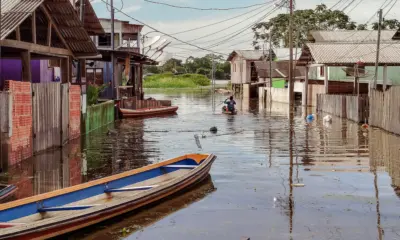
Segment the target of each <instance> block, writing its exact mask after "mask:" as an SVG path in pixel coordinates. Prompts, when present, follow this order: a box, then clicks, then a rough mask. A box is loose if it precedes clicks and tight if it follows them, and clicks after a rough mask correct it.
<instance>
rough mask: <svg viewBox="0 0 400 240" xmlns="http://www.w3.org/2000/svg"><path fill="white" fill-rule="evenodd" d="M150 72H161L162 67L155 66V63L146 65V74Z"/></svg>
mask: <svg viewBox="0 0 400 240" xmlns="http://www.w3.org/2000/svg"><path fill="white" fill-rule="evenodd" d="M148 73H154V74H158V73H161V69H160V67H158V66H154V65H150V66H145V67H144V74H148Z"/></svg>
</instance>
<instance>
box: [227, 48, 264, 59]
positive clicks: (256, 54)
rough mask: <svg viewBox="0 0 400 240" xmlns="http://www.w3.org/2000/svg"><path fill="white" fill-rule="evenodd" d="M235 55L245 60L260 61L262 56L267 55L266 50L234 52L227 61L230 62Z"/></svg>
mask: <svg viewBox="0 0 400 240" xmlns="http://www.w3.org/2000/svg"><path fill="white" fill-rule="evenodd" d="M235 55H238V56H240V57H242V58H244V59H246V60H260V59H261V58H262V57H263V56H264V55H268V50H264V51H262V50H235V51H233V52H232V53H231V54H230V55H229V57H228V60H227V61H231V60H232V58H233V57H234V56H235Z"/></svg>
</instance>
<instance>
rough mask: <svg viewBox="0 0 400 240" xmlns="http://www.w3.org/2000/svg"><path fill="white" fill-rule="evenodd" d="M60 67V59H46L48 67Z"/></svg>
mask: <svg viewBox="0 0 400 240" xmlns="http://www.w3.org/2000/svg"><path fill="white" fill-rule="evenodd" d="M54 67H60V59H50V60H49V61H48V68H54Z"/></svg>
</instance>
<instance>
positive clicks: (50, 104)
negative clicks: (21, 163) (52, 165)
mask: <svg viewBox="0 0 400 240" xmlns="http://www.w3.org/2000/svg"><path fill="white" fill-rule="evenodd" d="M32 89H33V93H34V94H33V95H34V96H33V97H32V103H33V106H32V111H33V118H34V119H33V133H34V136H33V148H34V149H33V152H34V153H35V152H40V151H43V150H46V149H48V148H52V147H56V146H60V145H61V84H60V83H35V84H32Z"/></svg>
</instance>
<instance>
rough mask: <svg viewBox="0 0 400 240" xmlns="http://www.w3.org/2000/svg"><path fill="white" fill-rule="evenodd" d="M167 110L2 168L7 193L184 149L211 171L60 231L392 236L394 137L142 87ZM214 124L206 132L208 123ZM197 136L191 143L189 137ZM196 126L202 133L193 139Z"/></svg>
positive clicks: (396, 212) (397, 170)
mask: <svg viewBox="0 0 400 240" xmlns="http://www.w3.org/2000/svg"><path fill="white" fill-rule="evenodd" d="M147 96H152V97H155V98H156V99H171V100H172V101H173V104H176V105H178V106H179V107H180V108H179V111H178V114H177V115H174V116H169V117H163V118H150V119H140V120H122V121H119V122H117V123H115V124H112V125H110V126H107V127H105V128H102V129H99V130H96V131H94V132H93V133H91V134H90V135H88V136H86V137H84V138H82V139H81V140H80V141H75V142H72V143H71V144H69V145H68V146H67V147H66V148H65V149H64V150H62V151H55V152H49V153H45V154H42V155H39V156H37V157H35V158H33V159H30V160H27V161H24V162H22V163H21V164H18V165H16V166H10V167H9V168H8V170H7V172H5V173H3V174H2V175H1V176H0V180H1V181H2V182H9V183H14V184H16V185H18V187H19V191H18V193H17V194H16V196H15V197H16V198H23V197H27V196H31V195H34V194H39V193H43V192H48V191H51V190H55V189H59V188H63V187H68V186H71V185H75V184H79V183H82V182H85V181H89V180H92V179H97V178H101V177H104V176H108V175H112V174H116V173H119V172H122V171H126V170H129V169H132V168H137V167H141V166H144V165H147V164H151V163H154V162H158V161H162V160H164V159H168V158H172V157H176V156H179V155H184V154H186V153H191V152H195V153H196V152H207V153H214V154H216V155H217V156H218V158H217V160H216V161H215V163H214V164H213V168H212V170H211V172H210V178H209V179H207V180H206V181H204V182H203V183H202V184H199V185H197V186H196V187H194V188H193V189H190V190H189V191H187V192H184V193H180V194H177V195H175V196H172V197H171V198H168V199H167V200H165V201H163V202H161V203H158V204H155V205H153V206H150V207H148V208H145V209H141V210H140V211H137V212H133V213H129V214H126V215H124V216H121V217H119V218H116V219H112V220H110V221H107V222H105V223H102V224H98V225H96V226H94V227H89V228H86V229H83V230H81V231H79V232H76V233H73V234H69V235H66V236H63V237H61V238H60V239H132V240H133V239H144V240H157V239H160V240H162V239H174V240H176V239H182V240H186V239H191V240H202V239H219V240H222V239H226V240H233V239H241V238H243V237H248V238H250V239H252V240H256V239H346V240H347V239H400V224H399V222H400V149H399V146H400V138H399V137H398V136H394V135H391V134H388V133H386V132H384V131H381V130H379V129H368V130H363V129H361V128H360V126H359V125H357V124H355V123H354V122H351V121H347V120H344V119H339V118H333V122H332V123H331V124H323V123H322V117H323V116H319V118H318V119H317V120H315V121H313V122H311V123H306V122H305V121H304V118H303V117H302V114H301V109H300V108H298V109H297V110H296V114H295V116H294V118H293V119H292V120H291V121H289V117H288V110H287V105H285V104H279V103H273V104H272V105H271V106H258V105H257V103H256V102H250V101H237V102H238V105H237V107H238V109H239V114H238V115H235V116H230V115H224V114H221V113H220V109H221V107H222V105H221V101H223V100H224V98H225V97H226V96H223V95H217V101H216V102H217V103H216V105H217V106H216V107H215V111H214V112H213V109H212V107H211V99H212V96H211V94H210V93H209V92H207V91H205V90H203V92H191V91H181V92H179V91H167V92H153V93H147ZM212 126H216V127H217V128H218V133H217V134H211V133H209V131H208V130H209V128H210V127H212ZM196 134H197V135H199V136H200V137H199V140H200V142H196V140H195V137H194V136H195V135H196ZM202 135H204V137H201V136H202Z"/></svg>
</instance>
